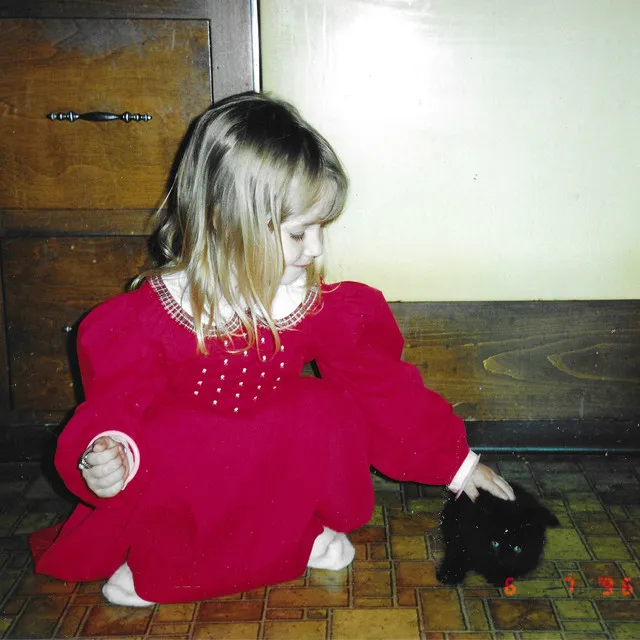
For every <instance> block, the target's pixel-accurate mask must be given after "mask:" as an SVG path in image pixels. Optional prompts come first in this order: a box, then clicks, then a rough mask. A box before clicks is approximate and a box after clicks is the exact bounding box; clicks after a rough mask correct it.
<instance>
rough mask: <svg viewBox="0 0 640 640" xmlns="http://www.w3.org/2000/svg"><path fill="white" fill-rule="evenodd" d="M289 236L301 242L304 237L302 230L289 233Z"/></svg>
mask: <svg viewBox="0 0 640 640" xmlns="http://www.w3.org/2000/svg"><path fill="white" fill-rule="evenodd" d="M289 237H290V238H291V239H292V240H295V241H296V242H302V240H303V239H304V231H303V232H302V233H290V234H289Z"/></svg>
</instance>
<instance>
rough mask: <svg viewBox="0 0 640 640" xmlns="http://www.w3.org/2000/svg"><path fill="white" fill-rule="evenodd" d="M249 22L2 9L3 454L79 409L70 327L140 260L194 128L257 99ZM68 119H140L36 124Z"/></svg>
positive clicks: (39, 4) (133, 7)
mask: <svg viewBox="0 0 640 640" xmlns="http://www.w3.org/2000/svg"><path fill="white" fill-rule="evenodd" d="M255 10H256V0H157V1H156V2H152V3H148V2H147V3H132V2H127V1H126V0H109V1H108V2H93V1H87V0H50V1H47V2H43V1H42V0H8V1H7V2H3V3H1V4H0V139H1V140H2V142H1V143H0V280H1V282H0V450H5V451H6V446H5V443H6V442H7V437H8V438H9V441H10V444H12V446H13V444H14V443H15V442H17V441H18V440H19V439H20V436H18V435H16V434H19V433H25V434H27V435H26V436H25V438H29V437H30V436H29V435H28V434H34V433H36V432H37V431H38V428H39V427H41V426H42V425H43V424H56V423H58V422H59V421H60V420H62V419H63V417H64V416H65V415H66V414H68V412H69V411H70V410H71V409H72V408H73V407H74V406H75V404H76V403H77V401H78V399H79V398H80V396H81V389H80V386H79V385H78V384H77V383H78V377H77V375H76V373H77V372H74V362H75V361H74V357H73V346H74V345H73V343H74V338H75V328H76V327H77V323H78V320H79V319H80V318H82V317H83V316H84V314H86V313H87V312H88V311H89V310H90V309H91V308H92V307H93V306H95V305H96V304H97V303H98V302H101V301H102V300H105V299H106V298H109V297H111V296H113V295H115V294H117V293H120V292H122V291H123V290H124V288H125V284H126V282H127V281H128V280H130V279H131V278H132V277H133V276H135V275H136V274H137V273H138V272H139V271H140V270H141V268H142V267H143V265H145V263H146V261H147V260H148V259H147V257H146V256H147V251H146V244H147V237H146V235H147V234H148V232H149V228H148V225H147V220H148V217H149V214H150V213H151V212H152V211H154V210H155V209H156V208H157V207H158V206H159V205H161V203H162V202H163V199H164V195H165V193H166V192H167V188H168V182H169V180H170V175H171V171H172V165H173V162H174V159H175V156H176V152H178V149H179V147H180V144H181V141H182V140H183V138H184V136H185V134H186V133H187V131H188V128H189V126H190V123H191V122H192V121H193V119H194V118H195V117H196V116H197V115H198V114H200V113H201V112H202V111H204V110H205V109H206V108H207V107H209V106H210V104H211V103H212V101H213V100H214V99H215V100H216V101H217V100H219V99H221V98H223V97H225V96H228V95H231V94H235V93H240V92H242V91H247V90H249V89H253V88H256V85H257V76H256V69H257V64H256V60H255V58H256V57H257V53H258V52H257V49H256V46H255V44H256V39H255V37H254V36H255V33H254V32H255ZM70 111H73V112H75V113H78V114H83V113H88V112H94V111H101V112H110V113H114V114H117V115H118V114H122V113H125V112H129V113H132V114H148V115H150V116H151V119H150V120H148V121H138V122H136V121H132V122H125V121H123V120H122V119H115V120H113V121H108V122H91V121H85V120H82V119H80V120H76V121H75V122H69V121H66V120H57V119H49V118H48V117H47V115H48V114H50V113H68V112H70ZM30 425H33V427H34V428H35V430H34V431H25V428H26V427H27V426H30ZM6 426H16V427H18V426H19V427H20V429H3V428H4V427H6ZM9 432H11V434H10V435H9V436H7V433H9ZM38 437H39V436H38ZM16 439H17V440H16ZM22 442H23V443H24V442H26V440H25V439H23V440H22ZM17 446H19V445H17ZM31 448H32V449H33V447H31ZM9 459H10V458H9Z"/></svg>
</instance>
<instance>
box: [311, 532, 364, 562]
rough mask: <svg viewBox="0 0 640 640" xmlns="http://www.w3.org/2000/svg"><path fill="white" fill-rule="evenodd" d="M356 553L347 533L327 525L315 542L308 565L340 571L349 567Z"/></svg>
mask: <svg viewBox="0 0 640 640" xmlns="http://www.w3.org/2000/svg"><path fill="white" fill-rule="evenodd" d="M355 555H356V550H355V549H354V547H353V545H352V544H351V542H349V538H347V536H346V534H344V533H338V532H337V531H334V530H333V529H329V527H325V528H324V531H323V532H322V533H321V534H320V535H319V536H318V537H317V538H316V539H315V541H314V543H313V547H312V549H311V555H310V556H309V561H308V562H307V566H308V567H311V568H312V569H329V570H330V571H339V570H340V569H344V568H345V567H348V566H349V565H350V564H351V563H352V562H353V559H354V557H355Z"/></svg>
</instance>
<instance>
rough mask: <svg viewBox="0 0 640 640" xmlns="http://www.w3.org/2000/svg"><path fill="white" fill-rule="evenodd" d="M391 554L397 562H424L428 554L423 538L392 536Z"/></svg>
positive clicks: (419, 536) (418, 536) (420, 536)
mask: <svg viewBox="0 0 640 640" xmlns="http://www.w3.org/2000/svg"><path fill="white" fill-rule="evenodd" d="M391 554H392V556H393V557H394V558H396V559H397V560H426V559H427V557H428V552H427V544H426V542H425V539H424V536H423V535H416V536H406V535H402V536H394V535H392V536H391Z"/></svg>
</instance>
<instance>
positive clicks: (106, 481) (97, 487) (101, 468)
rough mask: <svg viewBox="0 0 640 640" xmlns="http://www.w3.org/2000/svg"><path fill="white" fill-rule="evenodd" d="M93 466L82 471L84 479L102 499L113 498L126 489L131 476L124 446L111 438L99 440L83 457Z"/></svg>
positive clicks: (104, 437) (105, 437) (106, 437)
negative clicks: (125, 486)
mask: <svg viewBox="0 0 640 640" xmlns="http://www.w3.org/2000/svg"><path fill="white" fill-rule="evenodd" d="M83 459H84V460H86V461H87V463H88V464H90V465H91V467H90V468H89V469H82V477H83V478H84V481H85V482H86V483H87V486H88V487H89V489H91V491H93V493H95V494H96V495H97V496H98V497H100V498H113V496H115V495H117V494H118V493H120V492H121V491H122V489H124V483H125V481H126V479H127V477H128V475H129V462H128V460H127V455H126V453H125V450H124V445H122V444H121V443H119V442H116V441H115V440H114V439H113V438H110V437H109V436H103V437H101V438H98V439H97V440H96V441H95V442H94V443H93V446H92V447H91V449H89V450H88V452H86V453H85V454H84V456H83Z"/></svg>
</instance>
